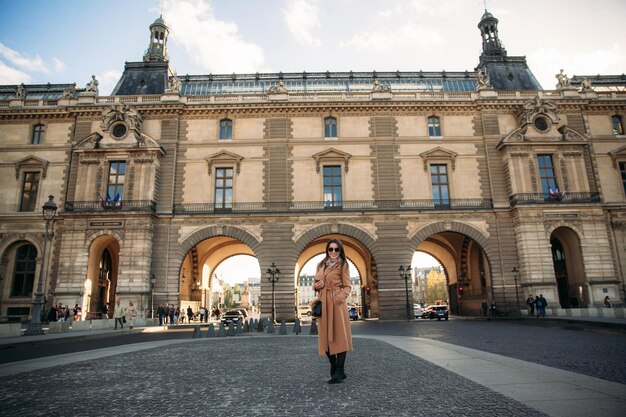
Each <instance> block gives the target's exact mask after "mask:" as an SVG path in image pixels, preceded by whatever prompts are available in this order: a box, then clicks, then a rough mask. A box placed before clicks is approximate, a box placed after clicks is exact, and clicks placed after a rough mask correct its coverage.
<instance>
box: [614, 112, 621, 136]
mask: <svg viewBox="0 0 626 417" xmlns="http://www.w3.org/2000/svg"><path fill="white" fill-rule="evenodd" d="M611 124H612V125H613V134H614V135H615V136H617V135H623V134H624V124H623V123H622V116H620V115H619V114H614V115H613V116H611Z"/></svg>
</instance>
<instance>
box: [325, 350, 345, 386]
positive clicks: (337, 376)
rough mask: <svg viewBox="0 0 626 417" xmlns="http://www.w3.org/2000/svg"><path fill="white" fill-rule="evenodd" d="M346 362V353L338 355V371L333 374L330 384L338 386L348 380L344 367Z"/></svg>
mask: <svg viewBox="0 0 626 417" xmlns="http://www.w3.org/2000/svg"><path fill="white" fill-rule="evenodd" d="M345 362H346V352H341V353H338V354H337V369H336V371H335V373H334V374H333V377H332V378H331V379H330V380H329V381H328V383H329V384H338V383H340V382H343V380H344V379H346V374H345V372H344V365H345Z"/></svg>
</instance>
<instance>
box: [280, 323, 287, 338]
mask: <svg viewBox="0 0 626 417" xmlns="http://www.w3.org/2000/svg"><path fill="white" fill-rule="evenodd" d="M278 334H281V335H285V334H287V324H286V323H285V320H282V321H281V322H280V329H278Z"/></svg>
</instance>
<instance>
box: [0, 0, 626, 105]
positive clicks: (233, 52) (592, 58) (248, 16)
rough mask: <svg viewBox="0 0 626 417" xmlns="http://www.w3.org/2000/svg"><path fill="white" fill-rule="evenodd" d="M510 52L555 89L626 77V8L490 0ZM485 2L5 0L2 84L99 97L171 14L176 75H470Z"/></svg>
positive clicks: (0, 24)
mask: <svg viewBox="0 0 626 417" xmlns="http://www.w3.org/2000/svg"><path fill="white" fill-rule="evenodd" d="M486 5H487V8H488V10H489V11H490V12H491V13H492V14H493V15H494V16H495V17H497V18H498V19H499V21H500V22H499V26H498V29H499V35H500V39H501V40H502V42H503V43H504V45H505V47H506V49H507V51H508V54H509V56H523V55H525V56H526V57H527V60H528V64H529V66H530V69H531V70H532V71H533V73H534V74H535V76H536V77H537V79H538V80H539V82H540V84H541V85H542V86H543V87H544V88H545V89H551V88H553V87H554V85H555V84H556V80H555V78H554V75H555V74H557V73H558V72H559V70H560V69H561V68H563V69H564V71H565V73H566V74H568V75H570V76H571V75H573V74H578V75H592V74H597V73H602V74H622V73H624V72H626V54H625V53H624V46H625V45H624V44H625V43H626V25H624V24H623V22H624V18H625V17H626V1H624V0H602V1H597V0H596V1H590V0H524V1H519V0H487V1H486ZM484 9H485V3H484V1H483V0H445V1H443V0H163V6H161V0H89V1H84V0H55V1H50V0H19V1H18V0H0V84H18V83H22V82H23V83H25V84H29V83H31V84H35V83H48V82H50V83H77V85H78V87H84V86H85V84H86V83H87V82H88V81H89V79H90V78H91V75H92V74H95V75H96V77H97V78H98V80H99V82H100V95H108V94H110V92H111V91H112V90H113V88H114V86H115V84H116V82H117V80H118V79H119V77H120V75H121V73H122V71H123V69H124V62H126V61H129V62H133V61H141V60H142V57H143V53H144V51H145V49H146V48H147V46H148V41H149V29H148V27H149V25H150V24H151V23H152V22H153V21H154V20H155V19H156V18H157V17H158V16H159V14H160V13H161V11H162V13H163V18H164V20H165V21H166V23H167V24H168V26H169V28H170V36H169V42H168V50H169V55H170V62H171V64H172V66H173V67H174V68H175V69H176V71H177V72H178V74H179V75H184V74H208V73H213V74H218V73H226V74H230V73H233V72H235V73H254V72H278V71H283V72H301V71H307V72H314V71H326V70H329V71H350V70H353V71H373V70H376V71H396V70H400V71H409V70H410V71H417V70H423V71H442V70H444V69H445V70H446V71H465V70H468V71H473V68H474V67H475V66H476V65H477V64H478V58H479V55H480V51H481V39H480V31H479V30H478V28H477V24H478V22H479V20H480V18H481V16H482V14H483V13H484Z"/></svg>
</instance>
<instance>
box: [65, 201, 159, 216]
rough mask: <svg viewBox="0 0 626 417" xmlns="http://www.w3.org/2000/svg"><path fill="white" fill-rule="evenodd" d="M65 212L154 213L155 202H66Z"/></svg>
mask: <svg viewBox="0 0 626 417" xmlns="http://www.w3.org/2000/svg"><path fill="white" fill-rule="evenodd" d="M65 211H66V212H68V213H82V212H94V211H101V212H117V211H123V212H129V211H135V212H136V211H139V212H150V213H156V202H154V201H152V200H123V201H101V200H96V201H67V202H66V203H65Z"/></svg>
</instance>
